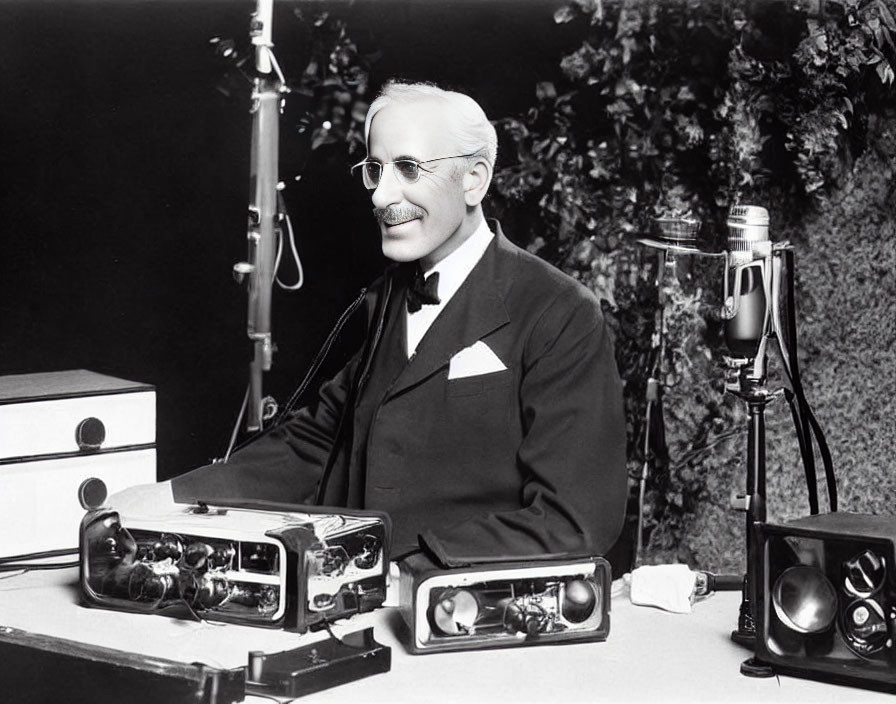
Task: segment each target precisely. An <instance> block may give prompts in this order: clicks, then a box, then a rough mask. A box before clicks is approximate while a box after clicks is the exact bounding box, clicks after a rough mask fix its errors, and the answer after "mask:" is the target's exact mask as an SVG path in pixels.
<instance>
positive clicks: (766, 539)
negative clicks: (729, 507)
mask: <svg viewBox="0 0 896 704" xmlns="http://www.w3.org/2000/svg"><path fill="white" fill-rule="evenodd" d="M756 534H757V540H756V543H755V550H756V557H757V559H758V570H757V575H758V577H757V586H756V590H757V592H758V593H757V595H756V602H755V604H754V613H755V617H756V645H755V653H756V659H757V660H759V661H760V662H761V663H764V664H767V665H770V666H771V668H772V670H773V671H775V672H779V673H781V674H788V675H794V676H797V677H806V678H809V679H817V680H826V681H830V682H836V683H839V684H847V685H854V686H859V687H866V688H869V689H878V690H885V691H889V692H894V693H896V646H894V641H896V518H893V517H886V516H869V515H862V514H854V513H844V512H838V513H829V514H819V515H816V516H807V517H805V518H800V519H798V520H795V521H790V522H789V523H785V524H783V525H771V524H761V523H760V524H757V525H756Z"/></svg>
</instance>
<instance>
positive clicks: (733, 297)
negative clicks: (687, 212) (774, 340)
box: [722, 205, 772, 359]
mask: <svg viewBox="0 0 896 704" xmlns="http://www.w3.org/2000/svg"><path fill="white" fill-rule="evenodd" d="M727 224H728V256H727V259H728V271H727V272H726V278H725V305H724V307H723V308H722V317H723V318H724V319H725V345H726V346H727V347H728V349H729V350H730V351H731V353H732V354H733V355H738V356H741V357H746V358H748V359H752V358H754V357H756V355H757V354H758V350H759V346H760V343H761V341H762V338H763V336H764V334H765V329H766V320H767V314H768V301H767V300H766V294H765V276H766V275H768V274H770V273H771V272H766V271H765V263H764V260H765V258H766V257H767V256H768V255H769V254H771V249H772V243H771V241H770V240H769V238H768V211H767V210H766V209H765V208H761V207H759V206H756V205H735V206H732V208H731V210H730V211H729V213H728V223H727ZM730 277H733V285H732V286H731V288H730V289H729V287H728V281H729V278H730Z"/></svg>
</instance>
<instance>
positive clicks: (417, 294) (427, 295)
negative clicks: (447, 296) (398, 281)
mask: <svg viewBox="0 0 896 704" xmlns="http://www.w3.org/2000/svg"><path fill="white" fill-rule="evenodd" d="M441 302H442V300H441V299H440V298H439V272H437V271H434V272H433V273H432V274H430V275H429V276H427V277H426V278H425V279H424V278H423V269H422V268H420V266H419V265H417V266H416V267H415V268H414V276H413V278H412V279H411V283H410V285H409V286H408V297H407V304H408V313H416V312H417V311H418V310H420V308H421V307H422V306H429V305H436V304H437V303H441Z"/></svg>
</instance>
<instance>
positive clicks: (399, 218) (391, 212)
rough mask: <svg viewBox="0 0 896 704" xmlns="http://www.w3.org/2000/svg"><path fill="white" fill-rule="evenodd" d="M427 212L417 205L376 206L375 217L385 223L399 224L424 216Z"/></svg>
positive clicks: (379, 221)
mask: <svg viewBox="0 0 896 704" xmlns="http://www.w3.org/2000/svg"><path fill="white" fill-rule="evenodd" d="M425 214H426V212H425V211H424V210H423V208H418V207H417V206H415V205H404V206H398V205H396V206H390V207H388V208H374V209H373V217H375V218H376V221H377V222H378V223H380V224H381V225H382V224H385V225H397V224H399V223H402V222H407V221H408V220H414V219H416V218H422V217H423V216H424V215H425Z"/></svg>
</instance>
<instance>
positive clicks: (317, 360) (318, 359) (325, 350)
mask: <svg viewBox="0 0 896 704" xmlns="http://www.w3.org/2000/svg"><path fill="white" fill-rule="evenodd" d="M366 295H367V289H366V288H364V289H361V292H360V293H359V294H358V297H357V298H355V300H354V301H352V302H351V303H350V304H349V306H348V307H347V308H346V309H345V310H344V311H343V312H342V315H340V316H339V319H338V320H337V321H336V325H334V326H333V329H332V330H330V334H329V335H328V336H327V339H326V340H325V341H324V343H323V345H321V348H320V349H319V350H318V352H317V355H315V357H314V360H312V362H311V366H310V367H309V369H308V371H307V372H306V373H305V378H304V379H302V383H300V384H299V386H298V387H297V388H296V390H295V391H294V392H293V394H292V396H291V397H290V399H289V401H287V402H286V404H284V406H283V407H282V409H281V410H280V412H279V414H278V417H277V418H276V419H275V420H274V422H273V423H270V424H269V425H268V426H267V427H266V428H262V429H261V430H259V431H258V432H256V433H254V434H253V435H251V436H250V437H248V438H246V439H245V440H243V442H241V443H239V445H237V446H236V447H231V448H228V454H227V458H228V459H229V458H230V455H231V454H232V453H233V452H236V451H237V450H239V449H241V448H243V447H245V446H246V445H248V444H249V443H251V442H254V441H255V440H257V439H258V438H260V437H261V436H263V435H265V434H267V433H268V432H270V431H271V430H273V429H274V428H276V427H277V426H278V425H279V424H280V423H282V422H283V421H284V420H285V419H286V417H287V415H289V412H290V411H291V410H292V408H293V406H295V404H296V403H298V401H299V399H300V398H301V397H302V395H303V394H304V393H305V391H306V390H307V389H308V386H309V384H310V383H311V381H312V380H313V379H314V377H315V376H316V375H317V372H318V371H319V370H320V367H321V365H322V364H323V363H324V360H325V359H326V358H327V355H328V354H329V352H330V348H331V347H332V346H333V343H334V342H335V341H336V338H337V337H338V336H339V333H340V332H342V328H343V327H345V324H346V323H347V322H348V320H349V318H351V316H352V314H353V313H354V312H355V311H356V310H357V309H358V307H359V306H360V305H361V303H363V302H364V299H365V297H366ZM247 402H248V399H247V400H246V401H244V405H245V404H246V403H247ZM241 422H242V411H241V412H240V419H239V420H238V421H237V427H239V425H240V424H241Z"/></svg>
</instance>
